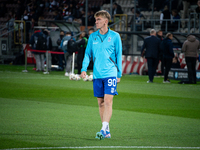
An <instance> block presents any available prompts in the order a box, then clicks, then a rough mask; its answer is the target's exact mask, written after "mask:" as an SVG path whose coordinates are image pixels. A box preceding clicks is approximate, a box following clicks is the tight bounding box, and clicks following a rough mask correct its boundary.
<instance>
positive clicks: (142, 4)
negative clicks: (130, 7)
mask: <svg viewBox="0 0 200 150" xmlns="http://www.w3.org/2000/svg"><path fill="white" fill-rule="evenodd" d="M151 2H152V0H138V10H140V11H148V10H149V5H150V3H151Z"/></svg>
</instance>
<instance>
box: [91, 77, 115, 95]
mask: <svg viewBox="0 0 200 150" xmlns="http://www.w3.org/2000/svg"><path fill="white" fill-rule="evenodd" d="M93 91H94V96H95V97H104V95H105V94H109V95H118V93H117V78H116V77H109V78H103V79H94V80H93Z"/></svg>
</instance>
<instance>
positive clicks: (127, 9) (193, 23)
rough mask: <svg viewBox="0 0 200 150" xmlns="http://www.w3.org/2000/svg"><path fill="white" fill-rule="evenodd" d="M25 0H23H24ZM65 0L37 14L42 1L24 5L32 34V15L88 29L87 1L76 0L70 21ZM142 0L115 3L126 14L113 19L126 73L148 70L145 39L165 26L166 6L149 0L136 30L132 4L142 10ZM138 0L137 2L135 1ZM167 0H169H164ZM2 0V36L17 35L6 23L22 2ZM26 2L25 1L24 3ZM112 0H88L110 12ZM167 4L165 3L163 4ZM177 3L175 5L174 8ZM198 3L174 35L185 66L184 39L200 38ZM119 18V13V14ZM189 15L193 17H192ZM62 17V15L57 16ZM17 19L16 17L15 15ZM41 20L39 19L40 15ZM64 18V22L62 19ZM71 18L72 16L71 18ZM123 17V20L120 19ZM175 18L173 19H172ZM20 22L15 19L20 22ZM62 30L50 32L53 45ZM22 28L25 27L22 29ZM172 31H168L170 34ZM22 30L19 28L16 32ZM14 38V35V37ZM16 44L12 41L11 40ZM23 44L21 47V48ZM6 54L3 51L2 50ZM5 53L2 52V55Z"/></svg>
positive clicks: (61, 27)
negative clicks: (158, 6)
mask: <svg viewBox="0 0 200 150" xmlns="http://www.w3.org/2000/svg"><path fill="white" fill-rule="evenodd" d="M22 1H23V0H22ZM63 1H64V0H58V1H56V2H58V3H57V4H56V5H54V6H53V8H50V7H48V5H46V3H45V4H44V7H43V8H44V9H43V11H42V13H41V14H39V13H37V14H36V16H34V12H33V10H34V9H36V10H37V12H38V11H39V10H38V9H39V8H40V3H39V4H32V3H29V4H28V3H26V7H25V8H23V9H26V10H28V15H27V16H28V17H30V18H29V19H28V20H26V23H30V29H29V30H28V33H27V34H29V35H31V34H32V31H33V27H34V25H35V24H34V22H33V21H32V20H31V18H34V17H36V18H39V17H41V16H42V17H43V21H44V22H45V26H46V27H59V30H64V31H68V30H69V31H72V30H74V29H73V28H75V29H76V32H75V34H78V33H79V32H80V31H82V30H85V26H82V25H83V20H84V17H85V16H86V15H87V14H85V2H84V1H82V0H74V1H73V4H74V8H75V10H76V13H75V16H73V20H72V22H71V24H70V23H68V22H66V21H65V20H63V9H64V4H63ZM138 1H139V0H113V3H114V2H116V3H118V4H119V5H120V6H121V8H122V11H123V13H124V14H123V15H124V16H120V19H118V20H117V19H116V22H114V18H112V19H113V20H112V21H111V22H110V24H111V25H112V24H113V23H114V24H115V23H116V24H115V25H113V26H111V28H112V29H113V30H115V31H117V32H119V33H120V35H121V37H122V42H123V49H124V51H123V73H124V74H130V73H137V74H145V73H146V72H147V70H148V68H147V64H146V60H145V58H141V57H140V48H141V45H142V43H143V39H144V38H145V37H146V36H148V35H149V31H150V30H151V29H152V28H154V29H156V30H161V24H160V16H161V14H162V10H163V8H161V9H159V10H155V11H153V12H152V10H151V9H152V8H151V5H149V4H148V9H146V10H141V11H140V13H141V14H142V15H143V16H144V19H143V20H142V27H141V28H142V29H141V31H137V32H136V31H134V30H133V28H131V25H129V24H128V23H130V21H131V19H132V18H133V16H134V14H133V13H132V12H131V8H132V7H134V8H136V10H140V8H139V7H138ZM24 2H25V1H24ZM135 2H136V3H135ZM149 2H152V1H151V0H149ZM164 2H166V1H165V0H164V1H163V3H164ZM0 3H4V4H5V7H6V12H5V16H4V17H0V35H1V36H0V38H1V39H3V38H4V39H3V40H5V39H9V38H11V37H12V36H13V35H10V34H7V32H8V29H7V26H6V23H7V22H8V19H9V15H10V14H12V13H13V12H14V13H15V15H16V14H17V13H19V10H18V9H19V8H21V7H20V4H18V3H17V1H15V0H10V1H5V0H3V1H1V2H0ZM23 4H24V3H23ZM111 7H112V6H111V4H110V0H88V10H89V11H93V12H96V11H98V10H100V9H104V10H107V11H108V12H110V8H111ZM162 7H164V6H162ZM174 7H175V6H173V9H174ZM196 7H197V5H196V4H192V5H190V7H189V10H188V11H189V12H190V14H188V15H187V17H186V18H185V22H186V24H187V25H186V26H185V27H182V22H183V20H181V19H180V21H179V26H178V29H177V30H176V31H173V34H174V39H173V44H174V52H175V53H176V55H177V56H178V59H179V61H180V63H181V68H185V66H186V63H185V59H184V54H182V53H181V46H182V43H183V42H184V41H185V40H186V35H187V34H189V33H192V34H194V35H196V36H197V38H198V39H200V37H199V33H200V28H199V26H200V19H199V18H198V14H196V12H195V9H196ZM23 13H24V12H22V13H21V17H22V19H24V18H23V17H25V15H24V14H23ZM183 13H184V11H183V8H180V11H179V15H180V16H182V15H183ZM199 16H200V15H199ZM116 17H118V18H119V16H116ZM188 17H189V18H188ZM56 18H59V19H56ZM15 19H16V17H15ZM36 20H37V19H36ZM62 21H63V22H62ZM68 21H69V20H68ZM117 21H119V22H117ZM170 22H171V20H170ZM75 23H77V24H79V25H77V26H75V27H74V26H73V25H74V24H75ZM16 24H17V23H15V25H16ZM59 30H56V29H55V31H53V30H52V31H53V32H50V36H51V37H52V39H53V41H52V42H53V46H54V47H55V46H56V45H57V44H56V40H55V39H57V38H58V36H59ZM19 31H21V30H19ZM167 32H168V31H164V34H166V33H167ZM16 34H18V32H16ZM12 40H13V38H12ZM12 40H9V41H10V42H13V41H12ZM11 45H12V44H11ZM15 46H16V45H12V46H11V47H12V48H11V47H9V48H10V49H12V50H13V49H15V50H13V52H9V53H10V54H15V52H16V48H15ZM18 49H19V47H17V52H18V51H19V50H18ZM0 55H2V53H0ZM0 57H1V56H0ZM160 66H161V63H159V64H158V69H157V73H160V72H161V68H160ZM196 68H197V69H200V65H199V62H197V65H196Z"/></svg>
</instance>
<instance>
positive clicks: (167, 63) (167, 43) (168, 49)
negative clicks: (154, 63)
mask: <svg viewBox="0 0 200 150" xmlns="http://www.w3.org/2000/svg"><path fill="white" fill-rule="evenodd" d="M172 39H173V34H171V33H167V35H166V38H165V39H164V40H163V41H162V43H161V49H162V51H163V62H164V81H163V83H170V80H169V79H168V74H169V70H170V68H171V66H172V59H173V58H174V51H173V44H172Z"/></svg>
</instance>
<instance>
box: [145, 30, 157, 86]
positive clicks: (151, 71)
mask: <svg viewBox="0 0 200 150" xmlns="http://www.w3.org/2000/svg"><path fill="white" fill-rule="evenodd" d="M159 45H160V40H159V39H158V38H157V37H156V31H155V30H154V29H152V30H151V31H150V36H148V37H146V38H145V39H144V44H143V46H142V49H141V56H142V57H143V56H144V54H145V58H147V64H148V75H149V81H147V83H152V82H153V79H154V75H155V73H156V69H157V64H158V54H159V52H160V48H159ZM145 49H146V51H145Z"/></svg>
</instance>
